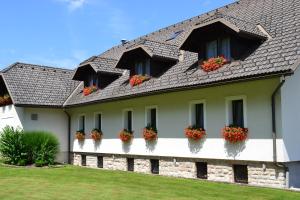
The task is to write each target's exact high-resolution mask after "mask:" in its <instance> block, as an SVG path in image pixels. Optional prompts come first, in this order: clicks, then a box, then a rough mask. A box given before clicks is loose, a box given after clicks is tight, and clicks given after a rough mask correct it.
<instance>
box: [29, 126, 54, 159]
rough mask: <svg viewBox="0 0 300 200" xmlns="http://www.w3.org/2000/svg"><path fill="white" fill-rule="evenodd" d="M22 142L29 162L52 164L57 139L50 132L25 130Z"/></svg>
mask: <svg viewBox="0 0 300 200" xmlns="http://www.w3.org/2000/svg"><path fill="white" fill-rule="evenodd" d="M24 144H25V146H26V152H27V153H28V161H29V162H30V163H35V164H36V162H37V161H38V163H43V165H53V164H54V162H55V157H56V154H57V153H58V151H59V142H58V139H57V138H56V137H55V136H54V135H53V134H51V133H48V132H43V131H35V132H25V134H24Z"/></svg>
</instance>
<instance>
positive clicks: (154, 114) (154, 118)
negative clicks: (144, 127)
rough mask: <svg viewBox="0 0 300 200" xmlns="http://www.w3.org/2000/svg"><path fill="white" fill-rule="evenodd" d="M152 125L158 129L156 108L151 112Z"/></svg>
mask: <svg viewBox="0 0 300 200" xmlns="http://www.w3.org/2000/svg"><path fill="white" fill-rule="evenodd" d="M150 120H151V121H150V123H151V124H150V125H151V126H152V127H154V128H156V109H155V108H152V109H151V110H150Z"/></svg>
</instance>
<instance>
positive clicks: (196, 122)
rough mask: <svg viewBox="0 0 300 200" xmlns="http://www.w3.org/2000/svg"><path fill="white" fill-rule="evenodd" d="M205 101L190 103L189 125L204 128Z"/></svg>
mask: <svg viewBox="0 0 300 200" xmlns="http://www.w3.org/2000/svg"><path fill="white" fill-rule="evenodd" d="M204 113H205V101H193V102H191V103H190V125H192V126H195V127H197V128H203V129H204V128H205V117H204Z"/></svg>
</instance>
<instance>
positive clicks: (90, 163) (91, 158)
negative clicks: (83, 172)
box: [86, 156, 98, 168]
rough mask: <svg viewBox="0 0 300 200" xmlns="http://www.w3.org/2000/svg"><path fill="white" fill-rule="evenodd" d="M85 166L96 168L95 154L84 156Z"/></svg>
mask: <svg viewBox="0 0 300 200" xmlns="http://www.w3.org/2000/svg"><path fill="white" fill-rule="evenodd" d="M86 166H87V167H91V168H97V167H98V159H97V156H86Z"/></svg>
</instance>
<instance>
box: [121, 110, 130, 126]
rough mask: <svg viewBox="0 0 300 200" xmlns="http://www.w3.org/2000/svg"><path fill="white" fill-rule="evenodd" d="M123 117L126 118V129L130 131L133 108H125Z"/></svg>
mask: <svg viewBox="0 0 300 200" xmlns="http://www.w3.org/2000/svg"><path fill="white" fill-rule="evenodd" d="M123 116H124V117H123V118H124V124H123V126H124V129H127V130H128V131H132V110H125V111H123Z"/></svg>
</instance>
